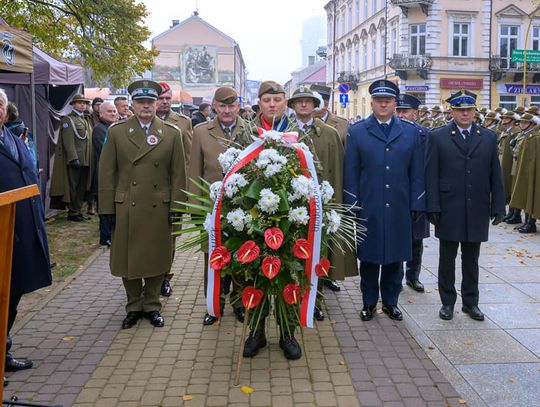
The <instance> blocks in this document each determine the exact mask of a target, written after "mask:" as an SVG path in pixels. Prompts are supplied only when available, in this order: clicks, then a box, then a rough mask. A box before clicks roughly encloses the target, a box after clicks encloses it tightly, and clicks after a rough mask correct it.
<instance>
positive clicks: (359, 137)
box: [343, 115, 425, 264]
mask: <svg viewBox="0 0 540 407" xmlns="http://www.w3.org/2000/svg"><path fill="white" fill-rule="evenodd" d="M392 120H393V124H392V127H391V130H390V134H389V136H388V138H387V137H386V136H385V135H384V133H383V131H382V129H381V127H380V126H379V124H378V122H377V120H376V118H375V117H374V116H373V115H371V116H369V117H368V118H367V119H366V120H362V121H359V122H357V123H355V124H353V125H352V126H350V127H349V136H348V139H347V144H346V145H347V148H346V149H345V165H344V182H343V187H344V200H345V203H346V204H356V205H358V206H360V207H361V210H360V211H359V212H358V215H359V218H360V221H361V222H363V223H364V224H365V225H366V227H367V235H366V237H365V239H364V241H363V242H362V243H360V244H359V245H358V250H357V256H358V258H359V259H360V260H361V261H367V262H370V263H376V264H389V263H395V262H400V261H407V260H410V259H411V257H412V249H411V248H412V241H411V240H412V234H411V228H412V226H411V211H418V212H423V211H424V210H425V202H424V195H425V194H424V160H423V155H422V148H421V145H420V142H419V136H418V130H417V129H416V127H415V126H414V125H412V124H410V123H408V122H405V121H402V120H399V119H397V118H396V117H394V118H393V119H392Z"/></svg>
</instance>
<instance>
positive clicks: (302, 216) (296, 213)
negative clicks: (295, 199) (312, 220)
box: [288, 206, 309, 225]
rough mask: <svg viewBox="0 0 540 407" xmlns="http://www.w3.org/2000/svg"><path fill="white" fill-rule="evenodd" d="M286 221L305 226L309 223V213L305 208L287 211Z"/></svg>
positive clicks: (300, 207)
mask: <svg viewBox="0 0 540 407" xmlns="http://www.w3.org/2000/svg"><path fill="white" fill-rule="evenodd" d="M288 219H289V220H290V221H291V222H295V223H299V224H301V225H307V224H308V222H309V212H308V210H307V208H306V207H305V206H299V207H298V208H293V209H291V210H290V211H289V216H288Z"/></svg>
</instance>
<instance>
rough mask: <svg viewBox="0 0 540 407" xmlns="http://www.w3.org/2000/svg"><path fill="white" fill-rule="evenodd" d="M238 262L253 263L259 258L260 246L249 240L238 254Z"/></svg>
mask: <svg viewBox="0 0 540 407" xmlns="http://www.w3.org/2000/svg"><path fill="white" fill-rule="evenodd" d="M237 255H238V261H239V262H241V263H251V262H252V261H253V260H256V259H257V257H259V246H257V244H256V243H255V242H254V241H253V240H248V241H247V242H246V243H244V244H243V245H242V246H240V248H239V249H238V252H237Z"/></svg>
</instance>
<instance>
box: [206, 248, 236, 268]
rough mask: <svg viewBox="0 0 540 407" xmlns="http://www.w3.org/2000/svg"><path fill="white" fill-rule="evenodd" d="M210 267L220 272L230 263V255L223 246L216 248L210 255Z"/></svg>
mask: <svg viewBox="0 0 540 407" xmlns="http://www.w3.org/2000/svg"><path fill="white" fill-rule="evenodd" d="M209 261H210V267H212V269H214V270H221V269H222V268H223V267H225V266H226V265H227V264H229V262H230V261H231V254H230V253H229V251H228V250H227V248H226V247H225V246H218V247H216V248H215V249H214V251H213V252H212V254H211V255H210V260H209Z"/></svg>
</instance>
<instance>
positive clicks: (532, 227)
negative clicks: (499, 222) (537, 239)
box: [518, 223, 536, 233]
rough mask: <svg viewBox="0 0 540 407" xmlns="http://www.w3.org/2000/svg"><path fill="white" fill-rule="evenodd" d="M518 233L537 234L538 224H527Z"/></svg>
mask: <svg viewBox="0 0 540 407" xmlns="http://www.w3.org/2000/svg"><path fill="white" fill-rule="evenodd" d="M518 231H519V233H536V223H526V224H524V225H523V226H522V227H520V228H519V229H518Z"/></svg>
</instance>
